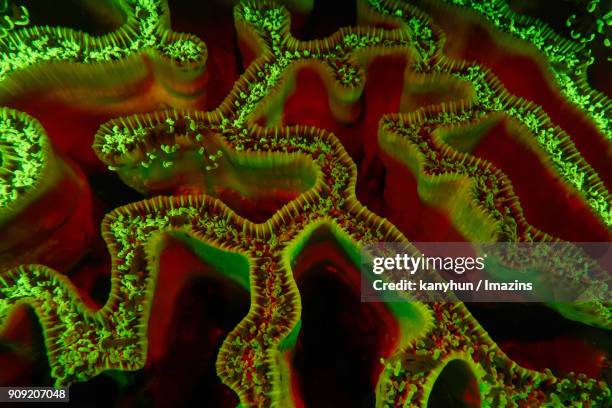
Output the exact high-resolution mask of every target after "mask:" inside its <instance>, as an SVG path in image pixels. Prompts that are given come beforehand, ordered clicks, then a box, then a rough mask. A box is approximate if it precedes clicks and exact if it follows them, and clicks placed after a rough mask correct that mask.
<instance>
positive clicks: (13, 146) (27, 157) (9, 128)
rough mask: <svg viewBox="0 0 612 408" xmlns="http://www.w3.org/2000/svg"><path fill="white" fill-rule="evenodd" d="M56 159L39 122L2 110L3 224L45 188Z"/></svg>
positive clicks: (0, 203) (0, 194) (0, 207)
mask: <svg viewBox="0 0 612 408" xmlns="http://www.w3.org/2000/svg"><path fill="white" fill-rule="evenodd" d="M53 162H54V158H53V152H52V150H51V145H50V143H49V139H48V138H47V136H46V134H45V132H44V130H43V129H42V127H41V125H40V124H39V123H38V121H37V120H35V119H33V118H32V117H30V116H28V115H26V114H25V113H21V112H17V111H15V110H12V109H7V108H2V109H0V225H1V224H2V223H4V222H5V221H6V220H7V219H8V218H9V217H10V216H11V215H13V214H15V212H17V211H18V210H19V209H20V208H22V207H23V206H25V205H27V203H29V202H30V201H31V200H32V199H33V198H34V197H35V196H37V195H38V194H39V193H40V191H41V190H44V189H45V185H44V183H43V182H44V181H48V180H46V179H45V177H46V176H48V175H49V174H50V172H51V170H52V163H53Z"/></svg>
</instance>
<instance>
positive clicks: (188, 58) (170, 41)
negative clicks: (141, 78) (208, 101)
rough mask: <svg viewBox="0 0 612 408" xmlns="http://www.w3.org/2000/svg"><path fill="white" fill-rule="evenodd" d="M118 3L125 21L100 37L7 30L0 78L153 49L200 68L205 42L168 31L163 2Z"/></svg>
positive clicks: (187, 66)
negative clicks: (50, 65) (39, 67)
mask: <svg viewBox="0 0 612 408" xmlns="http://www.w3.org/2000/svg"><path fill="white" fill-rule="evenodd" d="M119 5H120V6H121V7H122V11H123V12H124V14H126V15H127V20H126V23H125V24H124V25H123V26H122V27H120V28H119V29H118V30H117V31H115V32H112V33H110V34H107V35H104V36H101V37H95V36H91V35H88V34H85V33H82V32H79V31H74V30H71V29H66V28H57V27H29V28H21V29H17V30H13V31H12V32H10V33H9V34H8V35H7V36H6V37H4V38H1V39H0V80H5V79H6V78H7V77H9V76H10V75H11V74H12V73H14V72H15V71H18V70H23V69H26V68H28V67H31V66H33V65H35V64H39V63H41V62H55V61H61V62H71V63H84V64H95V63H100V62H112V61H117V60H122V59H126V58H128V57H131V56H134V55H136V54H139V53H142V52H154V53H156V55H159V56H160V57H161V58H163V59H164V60H166V62H168V63H171V64H173V65H175V66H177V67H178V68H179V69H184V70H192V69H201V68H203V65H204V62H205V60H206V46H205V45H204V43H202V42H201V41H200V40H199V39H198V38H197V37H195V36H193V35H188V34H178V33H174V32H172V31H171V30H170V24H169V11H168V5H167V4H166V2H165V1H161V0H128V1H122V2H120V3H119Z"/></svg>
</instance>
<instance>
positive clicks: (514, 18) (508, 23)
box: [442, 0, 612, 139]
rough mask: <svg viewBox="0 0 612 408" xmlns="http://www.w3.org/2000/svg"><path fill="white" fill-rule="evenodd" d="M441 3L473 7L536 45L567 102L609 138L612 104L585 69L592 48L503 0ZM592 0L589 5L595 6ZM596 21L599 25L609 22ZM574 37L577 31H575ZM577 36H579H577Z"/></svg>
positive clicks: (461, 0)
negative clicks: (590, 80) (561, 34)
mask: <svg viewBox="0 0 612 408" xmlns="http://www.w3.org/2000/svg"><path fill="white" fill-rule="evenodd" d="M442 1H443V2H444V3H448V4H452V5H455V6H459V7H462V8H465V9H470V10H473V11H475V12H477V13H479V14H480V15H482V16H483V17H485V18H486V20H487V22H488V23H490V24H492V25H494V26H495V27H497V28H498V29H500V30H502V31H504V32H507V33H509V34H511V35H513V36H515V37H516V38H520V39H521V40H524V41H526V42H527V43H529V44H530V45H532V46H534V47H535V48H537V49H538V50H539V51H540V52H541V53H542V54H543V55H544V56H545V57H546V59H547V60H548V62H549V66H550V70H551V71H552V74H553V77H554V78H555V80H556V82H557V84H558V86H559V89H560V90H561V92H562V93H563V95H564V96H565V97H566V98H567V100H569V101H570V102H572V103H574V104H575V105H576V106H578V107H579V108H580V109H581V110H582V111H583V112H586V113H587V114H588V115H589V117H590V118H591V119H592V120H593V121H594V123H595V124H596V125H597V127H598V128H599V129H600V131H601V132H602V134H603V135H604V136H605V137H606V138H607V139H612V122H611V121H610V116H611V114H612V105H611V104H610V100H609V99H608V98H607V97H606V96H605V95H604V94H602V93H601V92H598V91H596V90H594V89H592V88H591V87H590V86H589V84H588V82H587V80H586V77H587V69H588V67H589V65H591V64H592V63H593V57H592V55H591V50H590V49H589V47H588V45H587V44H584V43H583V42H582V41H577V42H573V41H569V40H566V39H564V38H562V37H561V36H559V35H558V34H556V33H555V32H553V31H552V30H551V29H550V28H549V27H548V26H547V25H546V24H544V23H542V22H541V21H539V20H537V19H534V18H530V17H526V16H522V15H519V14H517V13H515V12H513V11H512V10H511V9H510V7H509V6H508V4H507V3H506V1H505V0H493V1H486V2H482V1H477V0H442ZM597 3H598V2H595V1H592V2H590V3H589V8H590V7H593V9H594V8H595V7H597ZM609 24H610V23H609V22H606V21H604V20H600V21H598V25H600V26H601V27H600V29H601V30H604V25H609ZM575 36H576V37H579V35H578V34H577V33H576V34H575ZM577 39H578V38H577Z"/></svg>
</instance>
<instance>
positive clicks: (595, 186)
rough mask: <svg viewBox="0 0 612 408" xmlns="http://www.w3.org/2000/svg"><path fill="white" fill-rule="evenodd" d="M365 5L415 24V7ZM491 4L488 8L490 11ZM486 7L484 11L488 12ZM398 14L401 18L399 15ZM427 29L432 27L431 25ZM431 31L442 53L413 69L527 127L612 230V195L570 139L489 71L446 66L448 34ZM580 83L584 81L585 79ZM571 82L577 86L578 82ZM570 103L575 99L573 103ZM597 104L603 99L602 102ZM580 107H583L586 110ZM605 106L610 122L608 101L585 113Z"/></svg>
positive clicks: (592, 103) (479, 106)
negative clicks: (464, 84) (444, 80)
mask: <svg viewBox="0 0 612 408" xmlns="http://www.w3.org/2000/svg"><path fill="white" fill-rule="evenodd" d="M367 1H368V4H369V5H370V6H372V7H373V8H374V9H375V10H376V11H377V12H379V13H381V14H383V15H385V16H392V17H396V18H398V17H401V18H402V19H403V21H404V22H405V23H406V24H411V23H410V21H411V19H410V18H407V17H406V16H410V15H413V14H414V11H412V7H411V6H408V5H404V4H397V3H392V2H386V1H375V0H367ZM491 3H495V4H498V3H500V2H499V1H497V0H496V1H494V2H491ZM491 3H486V4H487V5H488V6H489V5H490V4H491ZM488 6H483V7H485V8H486V7H488ZM491 7H492V6H491ZM487 9H488V8H487ZM398 10H399V11H401V13H398ZM411 11H412V13H411ZM423 18H425V17H423ZM412 24H413V23H412ZM429 24H433V23H431V22H430V23H429ZM413 25H414V24H413ZM431 31H433V32H434V33H436V32H437V33H438V35H437V37H433V38H432V37H429V36H428V41H429V42H431V43H432V44H436V46H435V48H436V49H437V50H438V53H433V55H434V56H435V57H434V58H428V57H429V56H430V55H431V54H430V53H428V54H426V55H421V57H422V60H421V61H422V62H421V63H418V64H416V66H415V67H414V70H415V71H416V72H418V73H422V74H439V73H448V74H451V75H453V76H456V77H457V78H459V79H463V80H466V81H469V83H470V84H471V86H472V87H473V89H474V93H475V100H474V101H470V102H471V103H472V104H473V105H474V106H473V109H475V110H478V111H480V112H482V114H487V113H488V112H492V111H502V110H503V111H504V112H506V113H507V114H508V115H509V116H511V117H513V118H515V119H516V120H518V121H519V122H521V123H523V124H524V125H525V126H526V127H527V128H528V129H529V130H531V131H532V133H533V135H534V138H535V140H536V141H537V142H538V143H539V144H540V146H541V148H542V150H543V151H544V152H546V154H547V155H548V156H549V157H550V161H551V163H552V164H553V166H554V168H555V169H556V171H557V172H558V174H559V176H561V177H562V178H563V180H565V182H566V183H567V184H568V185H570V186H571V187H573V188H574V189H575V190H576V191H578V192H580V193H581V195H582V196H583V197H584V199H585V201H586V202H587V203H588V205H589V206H590V207H591V208H592V210H593V212H594V213H595V214H596V215H597V216H598V217H599V218H600V219H601V220H602V221H603V223H604V224H605V225H606V226H608V227H610V226H612V207H611V202H612V198H611V196H610V193H609V192H608V190H607V189H606V187H605V186H604V184H603V182H602V181H601V178H600V177H599V175H598V174H597V172H596V171H595V170H594V169H593V168H592V167H591V166H590V165H589V164H588V163H587V162H586V160H584V158H583V157H582V156H581V155H580V153H579V151H578V150H577V149H576V147H575V145H574V144H573V142H572V141H571V138H570V136H568V135H567V134H566V133H565V132H564V131H563V130H562V129H560V128H559V127H558V126H555V125H554V124H553V123H552V122H551V121H550V119H549V118H548V116H547V115H546V113H545V112H544V111H543V110H542V109H541V108H540V107H538V106H536V105H534V104H532V103H527V102H525V101H524V100H522V99H520V98H517V97H513V96H511V95H509V94H508V93H507V92H506V91H505V89H503V86H502V85H501V84H500V83H499V81H498V80H497V79H496V78H495V77H494V76H493V75H491V74H490V72H489V71H488V70H487V69H485V68H482V67H479V66H478V65H468V64H466V63H464V62H455V61H448V60H447V59H446V58H445V57H444V56H442V55H440V54H439V52H441V51H440V50H441V49H442V46H443V42H444V35H443V33H441V32H439V31H437V30H431ZM551 33H552V32H551ZM550 35H552V34H550ZM584 75H586V74H584ZM572 81H573V80H572ZM582 81H583V82H585V81H584V79H582ZM571 83H572V84H574V82H571ZM593 98H595V97H593ZM569 99H570V100H572V99H571V98H569ZM596 99H601V97H597V98H596ZM573 102H576V101H573ZM579 106H580V107H583V106H582V105H579ZM602 106H603V107H605V109H604V110H603V111H602V112H600V113H599V114H598V115H600V116H602V117H605V121H606V123H607V120H608V119H607V118H608V116H609V103H608V102H602V101H599V102H597V101H595V100H594V99H586V100H585V102H584V108H585V109H584V111H585V112H590V110H591V109H598V107H602ZM449 119H450V118H449ZM606 126H608V125H606ZM603 132H604V134H609V133H610V131H609V130H606V129H603Z"/></svg>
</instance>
